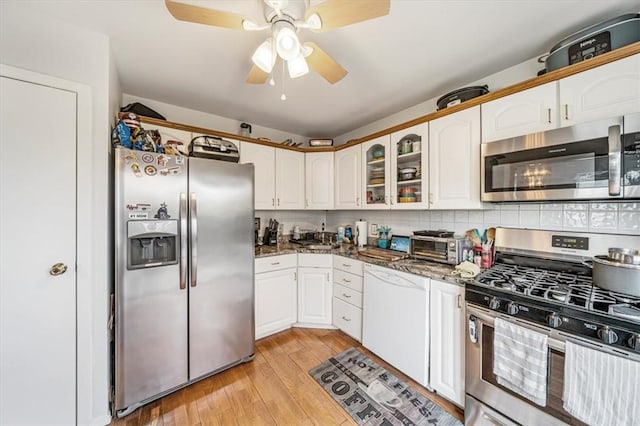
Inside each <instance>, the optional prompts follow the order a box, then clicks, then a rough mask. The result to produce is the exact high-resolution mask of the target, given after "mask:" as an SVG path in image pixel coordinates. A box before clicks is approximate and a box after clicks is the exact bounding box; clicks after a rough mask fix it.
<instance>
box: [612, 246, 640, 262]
mask: <svg viewBox="0 0 640 426" xmlns="http://www.w3.org/2000/svg"><path fill="white" fill-rule="evenodd" d="M609 260H611V261H614V262H620V263H628V264H631V265H640V250H634V249H627V248H618V247H612V248H610V249H609Z"/></svg>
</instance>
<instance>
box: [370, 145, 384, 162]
mask: <svg viewBox="0 0 640 426" xmlns="http://www.w3.org/2000/svg"><path fill="white" fill-rule="evenodd" d="M371 157H373V159H374V160H379V159H381V158H384V149H383V148H378V149H375V150H373V152H372V153H371Z"/></svg>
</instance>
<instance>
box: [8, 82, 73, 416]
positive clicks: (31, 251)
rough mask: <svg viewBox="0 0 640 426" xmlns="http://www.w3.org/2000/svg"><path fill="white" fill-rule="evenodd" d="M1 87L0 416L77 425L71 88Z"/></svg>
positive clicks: (12, 84)
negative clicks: (56, 268) (59, 266)
mask: <svg viewBox="0 0 640 426" xmlns="http://www.w3.org/2000/svg"><path fill="white" fill-rule="evenodd" d="M0 93H1V94H2V95H1V96H0V123H1V125H0V188H1V190H0V235H2V238H0V283H1V285H0V377H1V378H2V379H1V380H0V424H3V425H18V424H20V425H24V424H29V425H37V424H43V425H44V424H46V425H70V424H75V422H76V272H75V269H76V94H75V93H74V92H69V91H65V90H60V89H56V88H52V87H47V86H43V85H37V84H32V83H27V82H24V81H20V80H14V79H10V78H6V77H0ZM56 263H62V264H64V265H65V266H66V267H67V270H66V272H64V273H60V274H59V275H55V276H54V275H52V274H51V272H54V271H53V269H52V266H53V265H54V264H56Z"/></svg>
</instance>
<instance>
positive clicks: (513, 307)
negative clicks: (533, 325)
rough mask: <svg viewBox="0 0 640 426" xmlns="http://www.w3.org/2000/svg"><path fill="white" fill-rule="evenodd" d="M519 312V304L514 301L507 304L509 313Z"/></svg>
mask: <svg viewBox="0 0 640 426" xmlns="http://www.w3.org/2000/svg"><path fill="white" fill-rule="evenodd" d="M518 312H520V308H518V305H517V304H516V303H514V302H509V304H508V305H507V313H508V314H509V315H516V314H517V313H518Z"/></svg>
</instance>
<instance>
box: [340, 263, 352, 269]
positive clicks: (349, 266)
mask: <svg viewBox="0 0 640 426" xmlns="http://www.w3.org/2000/svg"><path fill="white" fill-rule="evenodd" d="M342 266H345V267H347V268H351V265H349V264H348V263H343V264H342Z"/></svg>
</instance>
